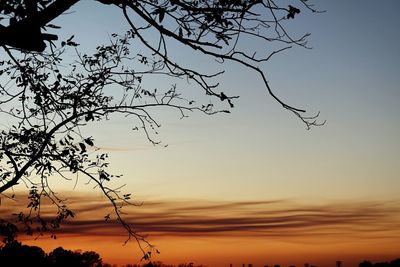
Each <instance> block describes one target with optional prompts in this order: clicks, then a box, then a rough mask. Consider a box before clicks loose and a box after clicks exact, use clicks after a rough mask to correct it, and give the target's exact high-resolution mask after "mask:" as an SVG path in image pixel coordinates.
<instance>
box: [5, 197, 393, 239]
mask: <svg viewBox="0 0 400 267" xmlns="http://www.w3.org/2000/svg"><path fill="white" fill-rule="evenodd" d="M21 201H22V200H21V198H19V200H18V202H10V201H9V200H8V201H3V204H2V206H1V207H0V216H1V217H2V218H5V217H9V215H10V214H11V212H15V211H16V210H18V208H22V207H23V206H24V205H21ZM4 202H7V203H4ZM67 203H69V205H70V207H71V209H73V210H74V211H76V213H77V216H76V218H75V219H73V220H69V221H68V222H66V224H65V225H64V226H63V228H62V233H63V234H78V235H97V236H102V235H104V236H108V235H124V234H125V233H124V232H123V230H122V227H120V225H119V224H118V223H117V222H116V221H115V220H113V219H112V218H113V215H112V208H111V206H110V204H109V203H107V202H106V201H105V200H101V199H99V198H94V197H87V196H80V197H74V198H71V199H70V200H69V201H68V202H67ZM47 206H48V204H44V205H43V207H42V209H43V210H49V208H48V207H47ZM124 211H125V213H126V214H124V218H125V220H126V222H128V223H129V224H131V225H132V226H133V228H134V229H135V230H137V231H138V232H139V233H143V234H150V235H152V236H230V235H231V236H258V237H260V236H265V237H271V238H272V237H277V238H284V237H301V236H321V237H322V236H326V237H330V236H342V235H343V236H349V235H352V236H358V237H364V238H399V237H400V216H399V214H400V202H396V201H393V202H384V201H376V202H373V201H371V202H357V203H354V202H352V203H334V204H319V203H312V204H298V203H296V202H295V201H289V200H276V201H249V202H243V201H242V202H208V201H148V202H147V201H146V202H144V203H143V204H142V205H139V206H126V207H125V208H124ZM109 213H110V214H111V220H110V221H108V222H106V221H105V220H104V216H105V215H107V214H109ZM44 214H46V213H44ZM48 214H51V213H50V212H48Z"/></svg>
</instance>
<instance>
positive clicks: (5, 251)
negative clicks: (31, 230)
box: [0, 241, 48, 267]
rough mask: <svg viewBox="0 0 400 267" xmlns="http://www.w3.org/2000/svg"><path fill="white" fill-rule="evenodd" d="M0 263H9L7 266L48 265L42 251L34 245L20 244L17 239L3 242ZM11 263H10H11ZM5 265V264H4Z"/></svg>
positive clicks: (0, 249) (44, 266)
mask: <svg viewBox="0 0 400 267" xmlns="http://www.w3.org/2000/svg"><path fill="white" fill-rule="evenodd" d="M0 263H1V265H2V266H3V264H7V263H8V264H10V265H9V266H21V267H22V266H32V263H35V265H36V264H37V265H36V266H43V267H46V266H48V261H47V258H46V254H45V253H44V251H43V250H42V249H41V248H39V247H36V246H27V245H22V244H21V243H19V242H17V241H12V242H8V243H5V245H4V246H3V247H1V248H0ZM11 264H12V265H11ZM5 266H6V265H5Z"/></svg>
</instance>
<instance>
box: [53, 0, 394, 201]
mask: <svg viewBox="0 0 400 267" xmlns="http://www.w3.org/2000/svg"><path fill="white" fill-rule="evenodd" d="M317 4H318V8H319V9H320V10H326V11H327V12H325V13H322V14H310V13H307V12H302V13H301V14H300V16H299V17H298V19H296V20H293V22H292V24H291V25H290V26H289V30H290V31H291V32H292V33H293V34H295V35H296V34H299V35H300V34H303V33H307V32H310V33H311V34H312V35H311V37H310V38H309V45H310V46H311V47H313V49H311V50H307V49H303V48H301V47H294V48H293V49H291V50H289V51H285V52H283V53H281V54H278V55H277V56H275V57H273V58H272V60H271V61H270V62H269V63H268V64H265V65H263V66H262V67H263V69H264V70H265V72H266V74H267V76H268V79H269V81H270V84H271V85H272V87H273V89H274V90H275V93H276V94H277V95H278V96H280V97H281V98H282V99H283V100H285V101H286V102H287V103H289V104H292V105H295V106H296V107H301V108H306V109H307V110H308V111H309V112H310V113H309V114H310V115H312V114H315V113H316V112H318V111H320V112H321V114H320V119H321V121H323V120H326V121H327V123H326V125H325V126H323V127H318V128H314V129H312V130H310V131H307V130H305V127H304V125H302V124H301V122H300V121H299V120H297V119H296V118H295V117H294V116H293V115H292V114H290V113H289V112H287V111H286V110H284V109H282V108H281V107H280V106H279V105H278V104H277V103H276V102H275V101H274V100H273V99H272V98H271V97H269V96H268V94H267V93H266V91H265V88H264V87H263V85H262V83H261V81H260V79H259V78H258V77H257V76H256V75H255V74H254V73H252V72H251V71H248V70H246V69H243V68H242V67H240V66H238V65H234V64H230V63H227V64H224V65H222V66H221V65H218V64H215V63H214V62H213V61H212V60H210V59H209V58H205V57H202V56H199V55H196V54H191V53H189V52H188V51H187V50H179V49H180V47H174V46H171V54H174V53H175V54H176V56H177V58H184V59H185V60H186V61H185V62H184V63H186V64H187V65H189V66H190V65H193V66H196V67H198V68H200V69H221V68H222V69H225V70H226V74H225V75H224V76H222V77H221V88H222V89H223V90H224V91H226V92H229V93H231V94H237V95H240V96H241V97H240V99H239V100H238V101H237V105H236V108H235V109H234V110H233V113H232V114H229V115H225V114H224V115H216V116H212V117H209V116H204V115H200V114H193V115H191V117H190V118H187V119H184V120H180V119H179V116H178V114H174V113H170V112H164V111H163V112H160V119H159V121H160V122H161V123H162V125H163V127H162V128H161V130H160V137H159V138H160V140H161V141H163V142H164V143H165V144H169V146H168V148H162V147H155V148H153V146H152V145H151V144H149V143H147V142H146V140H145V138H144V136H140V134H137V133H135V132H130V131H129V129H130V128H131V127H130V126H127V125H126V121H122V120H115V121H110V122H109V123H110V124H109V125H111V127H109V126H108V127H107V128H101V127H100V128H98V127H97V126H96V127H92V128H91V129H88V131H89V132H90V131H92V132H93V135H94V136H95V137H97V140H98V141H99V142H100V143H101V145H102V146H103V147H107V148H114V150H123V151H112V153H110V155H111V156H112V157H111V161H112V163H113V166H114V168H115V170H117V172H121V173H124V174H125V178H124V180H123V183H127V188H128V189H129V190H132V191H133V192H134V193H137V194H140V195H146V196H147V195H149V196H157V197H168V198H169V197H172V198H206V199H208V198H211V199H235V198H243V199H253V198H257V199H260V198H265V197H268V198H292V197H293V198H299V199H303V198H304V199H308V198H328V199H347V198H370V197H372V198H378V199H380V198H393V197H396V195H397V194H398V193H399V188H400V184H399V179H398V175H399V173H400V169H399V168H400V167H399V166H400V164H399V159H400V157H399V156H400V155H399V151H400V141H399V139H398V136H400V123H399V119H398V114H399V111H400V108H399V105H398V102H399V100H400V92H399V88H398V84H399V82H400V76H399V75H398V74H399V69H400V63H399V62H400V50H399V48H398V43H399V41H400V40H399V39H400V34H399V31H398V28H399V26H400V20H399V19H398V16H397V10H398V8H399V7H400V4H399V3H398V2H397V1H384V2H382V3H379V4H377V2H376V1H334V2H333V1H319V2H318V3H317ZM59 23H60V24H61V25H63V31H64V32H66V36H69V35H70V34H75V36H76V37H75V40H77V41H78V42H80V43H81V44H82V45H81V49H83V50H90V49H91V47H94V46H96V45H97V44H99V43H101V42H102V41H104V40H107V39H108V38H109V37H108V36H109V34H111V33H112V32H114V31H115V32H121V31H124V30H126V29H128V27H127V25H126V24H125V23H124V21H123V19H121V18H120V16H118V10H115V9H112V8H110V7H97V6H95V5H93V4H92V3H91V2H89V1H82V3H80V4H78V5H76V6H75V7H74V8H73V12H72V13H71V14H67V15H64V16H63V18H62V20H60V22H59ZM245 41H246V40H245ZM249 45H252V46H255V47H257V44H249ZM191 55H192V56H191ZM147 82H148V83H149V85H150V86H158V84H157V79H152V80H150V81H147ZM160 86H163V84H160ZM185 86H186V85H185ZM196 90H197V89H196V88H192V87H191V85H188V86H186V88H185V93H187V94H188V95H189V96H190V95H192V96H193V97H194V98H195V99H197V97H203V96H202V93H198V92H197V91H196ZM111 150H113V149H111ZM113 161H115V162H113Z"/></svg>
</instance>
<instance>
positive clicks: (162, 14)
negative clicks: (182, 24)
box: [158, 8, 165, 23]
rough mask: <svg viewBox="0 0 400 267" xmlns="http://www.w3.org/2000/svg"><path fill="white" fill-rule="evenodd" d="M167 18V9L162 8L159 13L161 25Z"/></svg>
mask: <svg viewBox="0 0 400 267" xmlns="http://www.w3.org/2000/svg"><path fill="white" fill-rule="evenodd" d="M164 16H165V9H164V8H160V9H159V13H158V21H159V22H160V23H161V22H162V21H163V19H164Z"/></svg>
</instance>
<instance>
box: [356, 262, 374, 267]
mask: <svg viewBox="0 0 400 267" xmlns="http://www.w3.org/2000/svg"><path fill="white" fill-rule="evenodd" d="M358 266H359V267H372V263H371V262H370V261H363V262H360V264H359V265H358Z"/></svg>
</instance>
